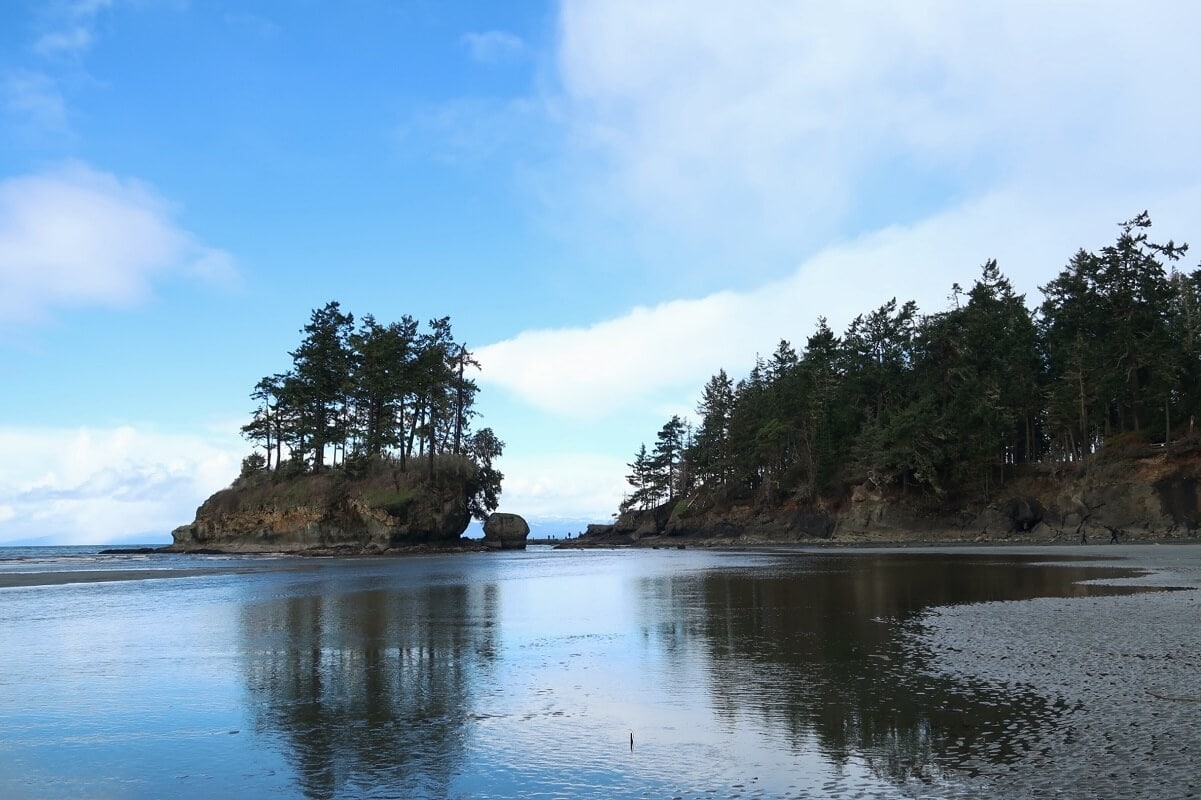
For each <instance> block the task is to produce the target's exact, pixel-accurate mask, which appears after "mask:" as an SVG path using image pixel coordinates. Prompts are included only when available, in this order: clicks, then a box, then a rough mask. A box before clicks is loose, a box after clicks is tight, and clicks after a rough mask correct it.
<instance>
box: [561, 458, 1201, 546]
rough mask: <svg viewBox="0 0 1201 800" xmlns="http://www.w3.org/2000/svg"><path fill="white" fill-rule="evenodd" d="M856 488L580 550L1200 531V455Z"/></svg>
mask: <svg viewBox="0 0 1201 800" xmlns="http://www.w3.org/2000/svg"><path fill="white" fill-rule="evenodd" d="M930 501H931V498H929V497H926V498H924V499H923V498H922V497H921V496H920V495H919V494H917V493H914V494H913V495H911V496H906V495H905V494H904V493H901V492H897V491H885V490H883V489H880V488H878V487H875V486H872V485H869V484H864V485H861V486H857V487H855V488H854V489H853V491H852V492H851V493H850V496H849V497H846V498H844V499H836V500H835V501H834V502H827V503H825V504H823V503H822V502H820V501H818V502H811V503H802V502H799V501H786V502H784V503H782V504H780V505H778V506H774V507H765V506H763V505H755V504H752V503H744V504H729V505H720V506H718V507H716V508H705V509H698V508H692V507H690V504H689V503H687V502H681V503H674V502H673V503H669V504H665V505H662V506H659V507H657V508H651V509H646V510H637V511H634V510H628V511H625V512H624V513H622V514H621V515H620V516H619V517H618V518H617V520H616V522H614V523H613V524H612V525H605V526H595V529H593V526H590V528H589V530H588V533H587V534H586V535H585V539H586V540H594V541H597V542H601V541H606V542H617V543H635V542H640V541H641V543H642V544H647V543H648V542H647V541H644V540H648V539H649V540H650V543H653V542H656V541H658V540H659V538H660V537H689V538H701V539H704V538H712V539H737V540H741V541H746V542H752V543H773V542H805V541H814V540H821V539H833V540H836V541H845V542H909V541H920V542H938V541H946V542H957V541H1014V540H1016V541H1055V540H1060V541H1065V540H1066V541H1079V540H1081V539H1087V540H1089V541H1098V540H1101V541H1109V540H1111V539H1112V540H1115V541H1125V540H1137V539H1171V538H1181V539H1191V538H1196V537H1197V536H1198V531H1199V530H1201V448H1196V447H1194V448H1184V447H1178V448H1177V449H1176V450H1174V451H1173V452H1170V453H1169V452H1164V451H1160V452H1154V451H1151V450H1148V451H1147V452H1146V453H1145V454H1143V455H1141V456H1139V457H1135V458H1123V459H1111V460H1104V459H1099V460H1094V461H1092V462H1088V463H1085V464H1068V465H1047V466H1040V467H1031V468H1028V469H1026V470H1024V471H1022V472H1021V473H1019V474H1017V475H1012V476H1010V477H1008V478H1007V479H1006V481H1005V482H1004V483H1003V484H1001V485H1000V486H998V487H996V488H995V489H994V490H993V493H992V495H991V497H989V498H988V499H987V500H982V499H980V498H976V499H975V500H973V501H967V502H956V501H954V500H952V499H949V498H944V499H943V500H942V501H941V502H939V501H937V500H935V502H930Z"/></svg>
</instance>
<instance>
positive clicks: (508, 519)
mask: <svg viewBox="0 0 1201 800" xmlns="http://www.w3.org/2000/svg"><path fill="white" fill-rule="evenodd" d="M529 535H530V526H529V525H528V524H527V523H526V521H525V519H524V518H522V517H521V516H519V515H517V514H503V513H498V514H490V515H489V516H488V519H486V520H484V546H485V547H488V548H491V549H493V550H524V549H525V541H526V537H528V536H529Z"/></svg>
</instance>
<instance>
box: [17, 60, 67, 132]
mask: <svg viewBox="0 0 1201 800" xmlns="http://www.w3.org/2000/svg"><path fill="white" fill-rule="evenodd" d="M0 93H2V95H3V98H4V109H5V112H6V114H7V116H8V117H9V118H10V119H12V120H13V121H14V122H15V123H16V125H17V127H18V128H20V129H23V130H26V131H28V132H29V134H30V138H33V137H34V136H37V137H40V138H44V137H45V136H48V135H49V136H61V135H63V134H66V133H69V131H70V125H69V124H68V120H67V105H66V103H65V102H64V100H63V96H62V92H61V91H59V87H58V84H57V83H56V82H55V81H54V80H53V79H52V78H50V77H49V76H47V75H44V74H42V73H40V72H31V71H28V70H18V71H15V72H10V73H9V74H7V75H5V76H4V80H3V83H0Z"/></svg>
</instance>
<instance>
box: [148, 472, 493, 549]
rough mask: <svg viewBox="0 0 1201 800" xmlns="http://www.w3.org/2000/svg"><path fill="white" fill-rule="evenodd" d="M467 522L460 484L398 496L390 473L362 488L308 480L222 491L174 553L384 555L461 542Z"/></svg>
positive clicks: (181, 532) (184, 528) (406, 490)
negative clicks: (413, 547)
mask: <svg viewBox="0 0 1201 800" xmlns="http://www.w3.org/2000/svg"><path fill="white" fill-rule="evenodd" d="M468 522H470V514H469V513H468V510H467V496H466V491H465V488H464V486H463V485H462V484H457V483H455V482H453V481H446V482H443V483H442V484H440V485H437V486H428V485H417V486H408V487H402V488H394V484H393V483H392V477H391V476H389V475H388V474H387V473H384V474H382V475H381V474H379V473H377V474H374V475H371V476H369V477H366V478H363V479H360V480H357V481H356V480H348V479H344V478H339V477H336V476H328V475H322V476H312V475H306V476H301V477H298V478H295V479H293V480H285V481H279V482H269V481H267V480H265V479H264V480H260V481H258V482H257V483H254V484H251V485H235V486H234V487H231V488H229V489H223V490H222V491H220V492H217V493H216V494H214V495H213V496H212V497H210V498H209V499H208V500H206V501H205V502H204V504H203V505H201V506H200V508H199V509H197V511H196V519H195V520H194V521H193V522H192V523H191V524H188V525H181V526H180V527H178V528H176V529H175V530H174V531H172V533H171V536H172V538H173V539H174V544H173V545H172V548H173V549H175V550H182V551H185V552H186V551H189V550H223V551H228V552H246V553H253V552H296V551H306V550H321V549H325V548H338V549H344V550H351V551H359V552H367V553H369V552H383V551H385V550H388V549H390V548H395V547H404V546H409V545H423V544H444V543H448V542H454V541H457V540H458V539H459V538H460V537H461V536H462V535H463V532H464V531H465V530H466V529H467V523H468Z"/></svg>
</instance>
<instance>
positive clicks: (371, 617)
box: [242, 583, 496, 798]
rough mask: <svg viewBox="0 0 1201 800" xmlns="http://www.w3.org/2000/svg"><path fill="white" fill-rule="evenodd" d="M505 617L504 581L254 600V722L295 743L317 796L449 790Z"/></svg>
mask: <svg viewBox="0 0 1201 800" xmlns="http://www.w3.org/2000/svg"><path fill="white" fill-rule="evenodd" d="M495 614H496V586H495V585H494V584H484V585H472V584H467V583H456V584H450V585H433V586H420V587H415V588H412V589H408V590H392V589H377V590H371V591H363V592H357V593H348V594H325V593H322V592H318V593H315V594H305V595H301V596H288V597H281V598H278V599H275V600H272V601H268V602H264V603H259V604H255V605H249V606H246V607H245V608H244V611H243V617H242V630H243V647H244V650H245V656H246V658H245V663H246V683H247V686H248V688H249V692H250V702H251V704H252V706H253V708H254V714H255V722H256V725H257V726H258V727H259V731H260V732H261V733H262V732H265V733H274V734H276V735H278V736H280V737H282V738H283V739H284V740H285V742H286V748H285V754H286V757H287V758H288V759H289V760H290V761H291V763H292V765H293V767H294V769H295V772H296V776H297V780H298V782H299V784H300V787H301V789H302V790H303V791H304V793H305V795H306V796H307V797H312V798H331V797H340V796H362V795H367V794H370V795H371V796H395V797H439V796H446V795H447V793H448V787H449V785H450V780H451V776H452V773H453V770H454V769H455V767H456V765H458V764H459V763H460V762H461V761H462V758H463V751H464V748H465V747H466V736H465V732H464V727H463V726H464V722H465V720H466V719H467V718H468V715H469V711H470V709H471V706H472V687H473V686H474V685H475V683H476V681H477V680H478V679H479V677H480V675H481V674H485V673H487V672H488V671H489V670H491V669H492V665H493V660H494V656H495V631H496V627H495ZM382 791H391V792H394V794H391V795H385V794H380V792H382Z"/></svg>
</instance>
